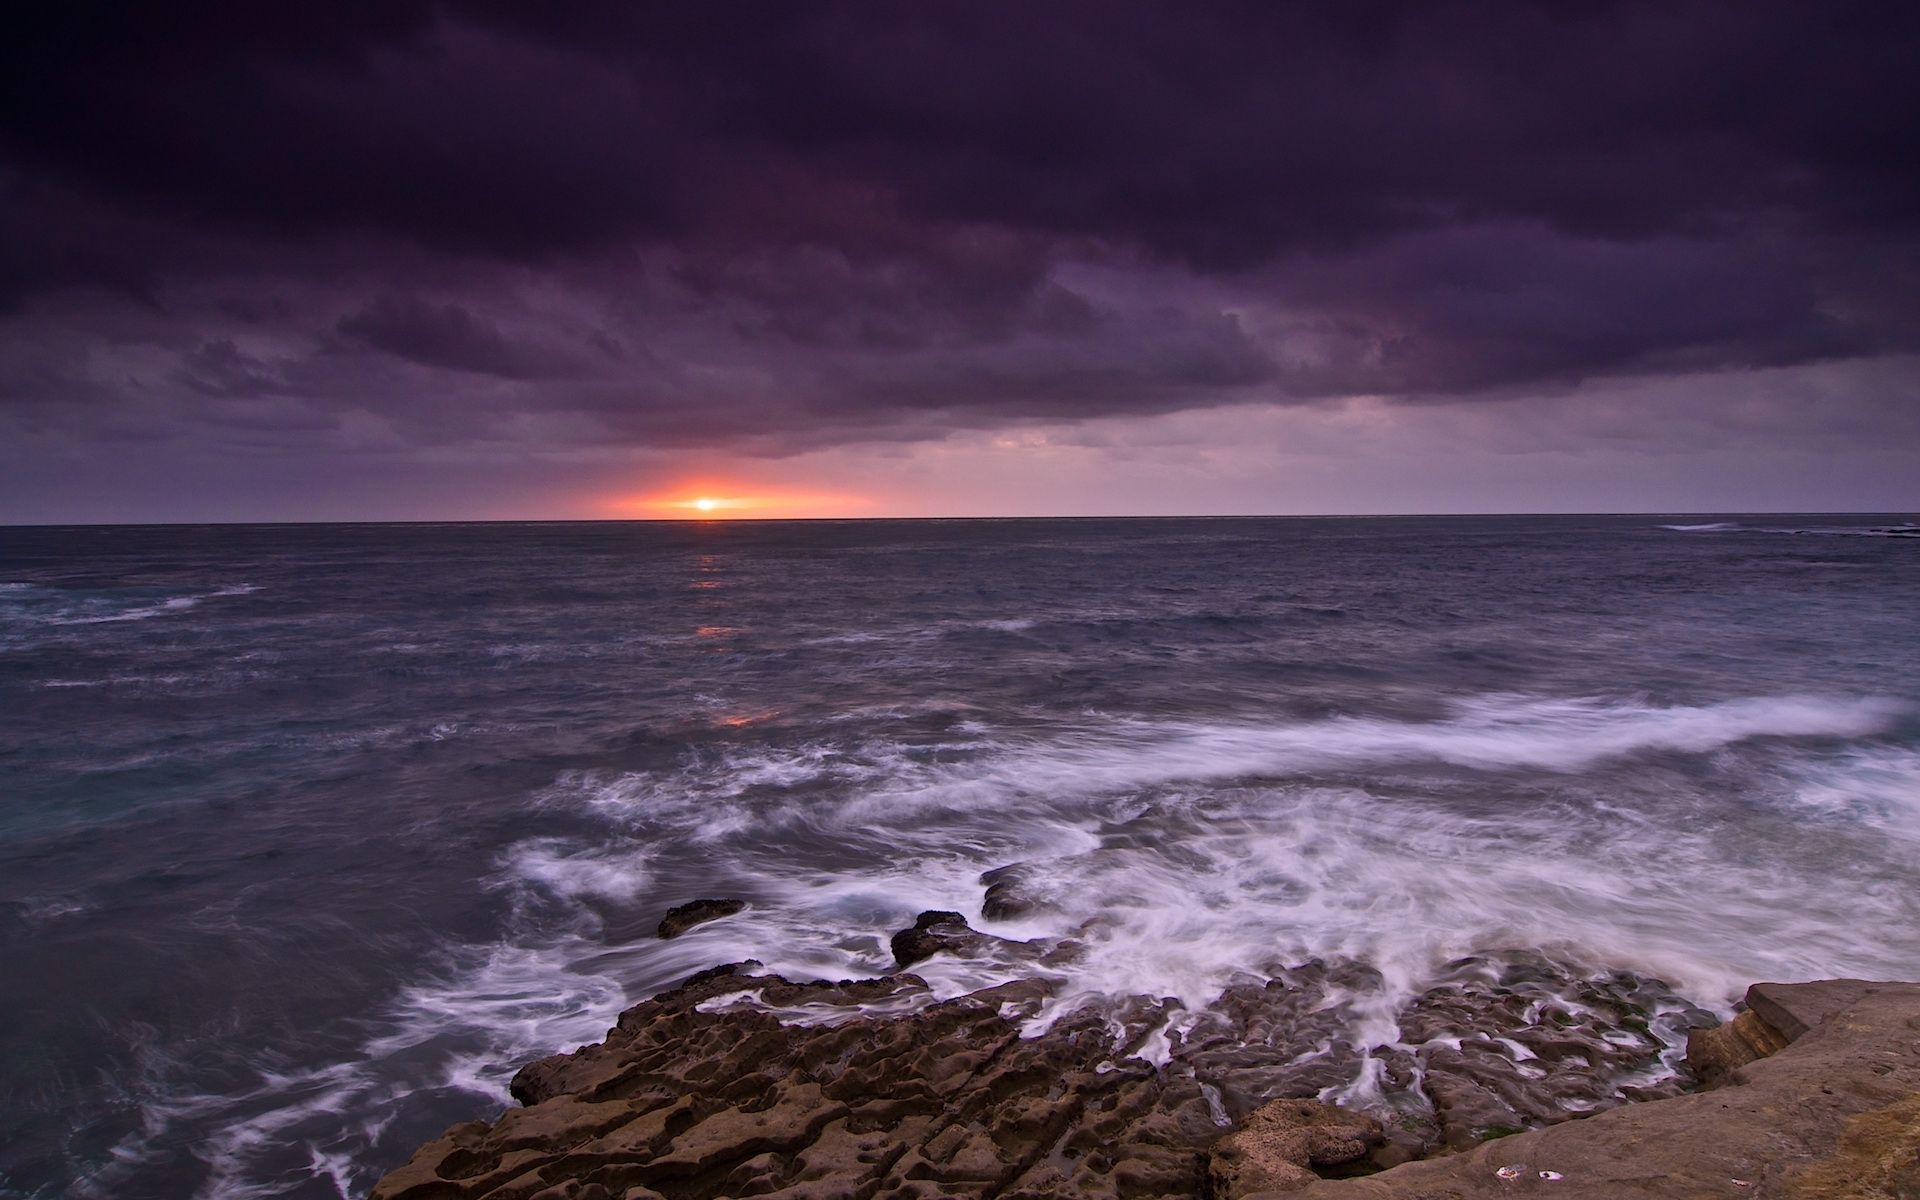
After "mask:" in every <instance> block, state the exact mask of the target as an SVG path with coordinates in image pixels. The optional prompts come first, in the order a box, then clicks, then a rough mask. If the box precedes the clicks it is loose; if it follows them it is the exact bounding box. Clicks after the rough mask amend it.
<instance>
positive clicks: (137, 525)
mask: <svg viewBox="0 0 1920 1200" xmlns="http://www.w3.org/2000/svg"><path fill="white" fill-rule="evenodd" d="M1914 511H1920V510H1903V509H1879V510H1876V509H1720V510H1710V509H1633V510H1608V511H1603V510H1598V509H1570V510H1562V511H1558V512H1496V511H1491V510H1474V511H1456V512H1396V513H1075V514H1067V513H1028V514H1022V515H1019V516H984V515H979V514H971V515H968V514H960V515H938V516H869V517H716V516H697V517H453V518H433V517H401V518H359V519H346V520H326V519H313V520H305V519H302V520H283V521H244V520H242V521H192V520H181V521H26V522H18V523H6V524H0V529H168V528H234V527H246V526H267V527H292V528H299V527H306V526H328V525H772V524H781V525H796V524H815V525H820V524H847V523H855V522H878V521H895V522H905V521H1276V520H1284V521H1353V520H1413V519H1420V518H1443V517H1841V516H1850V517H1890V516H1906V515H1911V514H1912V512H1914Z"/></svg>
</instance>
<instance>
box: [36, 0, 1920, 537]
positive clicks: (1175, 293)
mask: <svg viewBox="0 0 1920 1200" xmlns="http://www.w3.org/2000/svg"><path fill="white" fill-rule="evenodd" d="M7 32H8V35H7V37H6V38H4V39H0V523H66V522H74V523H80V522H121V521H246V520H267V521H280V520H396V519H397V520H404V519H431V520H444V519H550V518H619V517H663V516H668V517H692V516H698V517H708V518H718V517H727V516H750V517H765V516H915V515H1028V514H1033V515H1044V514H1063V515H1080V514H1133V513H1139V514H1176V513H1370V512H1395V513H1402V512H1566V511H1574V512H1577V511H1653V512H1764V511H1876V512H1899V511H1905V510H1913V509H1916V508H1920V70H1916V69H1915V66H1914V64H1915V61H1916V55H1920V6H1916V5H1913V4H1910V3H1848V2H1845V0H1838V2H1827V3H1815V2H1811V0H1809V2H1806V3H1792V4H1789V3H1756V2H1753V0H1730V2H1727V3H1688V2H1684V0H1679V2H1675V0H1665V2H1661V3H1646V4H1639V3H1633V4H1610V3H1599V2H1596V3H1563V2H1555V3H1542V4H1526V3H1504V4H1491V3H1448V2H1445V0H1423V2H1418V3H1406V4H1395V3H1369V2H1366V0H1359V2H1352V3H1339V4H1304V3H1299V4H1295V3H1282V2H1279V0H1260V2H1253V3H1244V4H1242V3H1230V2H1227V0H1207V2H1203V3H1191V2H1185V3H1163V4H1145V3H1135V2H1132V0H1097V2H1096V0H1087V2H1064V0H1034V2H1032V3H1026V2H1022V3H1014V2H1012V0H968V2H966V3H952V2H946V0H916V2H914V3H898V2H892V0H887V2H882V0H873V2H870V3H853V4H840V3H831V2H825V0H823V2H819V3H788V2H784V0H782V2H777V3H776V2H772V0H767V2H761V3H753V2H745V0H743V2H740V3H728V4H713V3H673V2H663V3H657V4H652V3H649V4H634V3H630V2H627V0H606V2H596V0H583V2H579V3H568V4H564V5H544V4H510V3H498V2H472V3H461V2H453V0H449V2H444V3H423V2H415V0H344V2H342V0H335V2H329V3H311V4H308V3H287V4H259V3H254V2H252V0H232V2H226V3H203V2H199V0H183V2H181V3H175V4H168V5H154V4H133V3H129V4H113V3H90V2H86V0H71V2H69V3H63V4H57V5H56V4H43V5H36V6H32V7H31V8H30V9H29V10H27V11H23V12H22V13H19V14H15V15H14V16H12V17H11V18H10V25H9V29H8V31H7ZM702 500H705V501H707V503H706V505H705V506H704V507H695V505H696V503H697V502H699V501H702Z"/></svg>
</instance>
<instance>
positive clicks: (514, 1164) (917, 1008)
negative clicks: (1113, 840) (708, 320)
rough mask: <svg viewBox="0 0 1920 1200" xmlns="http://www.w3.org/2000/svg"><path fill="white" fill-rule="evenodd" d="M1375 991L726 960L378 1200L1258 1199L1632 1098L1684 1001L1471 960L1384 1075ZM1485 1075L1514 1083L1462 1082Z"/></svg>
mask: <svg viewBox="0 0 1920 1200" xmlns="http://www.w3.org/2000/svg"><path fill="white" fill-rule="evenodd" d="M930 916H931V917H932V919H931V920H929V921H927V922H926V923H927V925H929V926H931V927H937V926H942V925H950V924H951V922H950V921H948V919H947V917H948V914H930ZM959 930H966V926H965V924H964V922H961V923H960V925H959ZM949 932H954V933H956V934H957V931H953V930H949ZM966 932H967V933H971V934H972V936H983V935H979V934H977V933H973V931H966ZM958 935H959V936H965V935H964V934H958ZM1378 984H1379V980H1378V977H1377V976H1375V975H1373V974H1372V973H1371V972H1369V971H1366V970H1364V969H1362V968H1357V967H1353V966H1334V967H1329V966H1325V965H1322V964H1317V963H1309V964H1304V965H1302V966H1299V967H1296V968H1293V969H1292V970H1289V971H1286V972H1284V973H1282V974H1281V975H1280V976H1278V977H1276V978H1274V979H1272V980H1266V981H1261V982H1258V983H1255V982H1251V981H1250V982H1248V983H1245V984H1241V985H1236V986H1235V987H1232V988H1229V989H1228V991H1227V993H1226V994H1225V995H1223V996H1222V997H1221V998H1220V1001H1219V1002H1218V1003H1217V1004H1215V1005H1214V1006H1212V1008H1211V1009H1210V1010H1209V1011H1208V1012H1207V1013H1205V1014H1201V1015H1195V1014H1191V1013H1187V1012H1185V1011H1184V1010H1182V1009H1180V1008H1179V1007H1178V1006H1177V1005H1176V1004H1175V1003H1174V1002H1173V1001H1170V1000H1155V999H1153V998H1150V997H1136V998H1134V999H1132V1000H1130V1001H1127V1002H1124V1003H1121V1004H1118V1005H1114V1006H1110V1007H1106V1008H1103V1009H1101V1010H1098V1011H1095V1010H1092V1009H1084V1010H1080V1011H1078V1012H1071V1013H1068V1014H1067V1015H1065V1016H1063V1017H1059V1018H1058V1019H1056V1020H1054V1021H1053V1023H1052V1024H1051V1025H1050V1026H1049V1027H1047V1028H1046V1029H1045V1030H1044V1031H1037V1030H1035V1029H1032V1028H1028V1022H1029V1021H1031V1020H1032V1019H1033V1018H1035V1017H1036V1016H1037V1015H1038V1014H1040V1013H1041V1011H1042V1008H1043V1005H1044V1003H1045V1002H1046V1001H1047V1000H1048V998H1049V997H1048V993H1047V985H1046V984H1045V983H1044V982H1042V981H1040V980H1029V981H1023V982H1019V983H1012V984H1007V985H1003V986H1001V987H998V988H991V989H987V990H984V991H981V992H976V993H974V994H972V995H969V996H964V997H961V998H959V999H953V1000H946V1001H937V1000H936V999H935V998H934V997H933V995H932V994H931V993H930V992H929V990H928V988H927V985H926V984H925V983H924V982H923V981H922V980H921V979H919V978H918V977H916V976H914V975H910V974H900V975H893V976H888V977H885V978H881V979H869V980H858V981H848V982H840V983H794V982H790V981H788V980H785V979H781V978H778V977H776V976H768V975H755V974H752V973H750V972H749V970H748V969H745V968H744V967H742V968H721V969H718V970H716V971H711V972H705V973H703V974H702V975H700V976H696V977H695V978H694V979H692V980H690V981H688V982H687V983H686V984H684V985H683V986H681V987H680V988H677V989H675V990H673V991H671V992H668V993H665V994H663V995H661V996H658V997H655V998H654V999H652V1000H648V1001H646V1002H644V1003H641V1004H639V1005H636V1006H634V1007H633V1008H631V1009H629V1010H628V1011H627V1012H626V1013H624V1014H622V1016H621V1017H620V1021H619V1024H618V1025H617V1026H616V1027H615V1028H614V1029H613V1030H612V1031H610V1033H609V1034H608V1036H607V1039H606V1040H605V1041H604V1042H602V1043H599V1044H597V1045H593V1046H587V1047H584V1048H582V1049H581V1050H579V1051H576V1052H575V1053H573V1054H568V1055H558V1056H555V1057H553V1058H549V1059H545V1060H542V1061H540V1062H538V1063H534V1064H532V1065H530V1066H528V1067H526V1068H525V1069H523V1070H522V1071H521V1072H520V1074H519V1075H518V1076H516V1077H515V1079H514V1083H513V1093H514V1095H515V1097H516V1098H517V1099H519V1100H520V1101H521V1102H522V1103H523V1104H525V1105H526V1106H527V1107H524V1108H521V1109H518V1110H515V1111H512V1112H509V1113H507V1114H506V1115H505V1116H503V1117H502V1118H500V1120H498V1121H497V1122H495V1123H493V1124H492V1125H487V1124H485V1123H472V1124H467V1125H461V1126H456V1127H454V1128H453V1129H451V1130H449V1131H448V1132H447V1134H446V1135H445V1136H444V1137H442V1138H441V1139H440V1140H438V1141H436V1142H434V1143H432V1144H430V1145H428V1146H426V1147H424V1148H423V1149H422V1150H421V1151H420V1152H419V1153H418V1154H416V1155H415V1157H414V1159H413V1160H412V1161H411V1162H409V1163H408V1164H407V1165H405V1166H404V1167H402V1168H400V1169H399V1170H397V1171H395V1172H394V1173H393V1174H391V1175H389V1176H388V1177H387V1178H386V1179H385V1180H384V1181H382V1183H381V1184H380V1185H379V1186H378V1187H377V1188H376V1189H375V1191H374V1196H375V1197H377V1198H378V1200H429V1198H432V1200H464V1198H467V1197H475V1198H477V1197H490V1198H505V1197H514V1198H527V1200H531V1198H533V1197H536V1196H537V1197H540V1198H541V1200H560V1198H562V1197H573V1198H577V1200H600V1198H603V1197H621V1198H623V1200H647V1198H649V1197H653V1196H670V1197H675V1198H686V1200H706V1198H709V1197H721V1196H727V1197H748V1196H775V1197H782V1198H785V1200H803V1198H811V1197H820V1198H825V1197H883V1198H887V1200H901V1198H908V1197H936V1196H940V1197H945V1196H962V1197H964V1196H982V1197H985V1196H1004V1197H1021V1198H1024V1200H1044V1198H1048V1197H1060V1198H1065V1197H1129V1198H1131V1197H1140V1198H1147V1197H1182V1198H1188V1197H1195V1196H1198V1195H1201V1194H1202V1193H1203V1191H1205V1190H1206V1189H1208V1188H1209V1187H1212V1188H1213V1189H1214V1191H1215V1194H1217V1195H1220V1196H1237V1195H1240V1194H1242V1193H1244V1192H1246V1191H1247V1190H1248V1189H1249V1188H1257V1189H1264V1188H1267V1187H1270V1186H1273V1185H1276V1184H1277V1183H1279V1182H1281V1181H1283V1180H1287V1181H1291V1182H1293V1183H1300V1182H1303V1181H1308V1180H1309V1179H1310V1175H1309V1174H1303V1172H1310V1170H1311V1169H1312V1168H1313V1167H1315V1166H1322V1167H1324V1166H1325V1165H1327V1164H1329V1163H1332V1162H1335V1161H1344V1160H1346V1159H1349V1158H1354V1157H1358V1156H1360V1155H1361V1154H1363V1153H1367V1152H1369V1151H1371V1152H1373V1153H1374V1154H1375V1155H1376V1157H1379V1160H1380V1161H1383V1162H1390V1161H1398V1160H1400V1159H1404V1158H1406V1157H1407V1156H1408V1155H1410V1154H1417V1153H1424V1152H1431V1151H1435V1150H1439V1149H1442V1148H1444V1147H1446V1146H1448V1145H1454V1144H1465V1143H1466V1142H1467V1141H1470V1140H1471V1139H1472V1138H1473V1137H1476V1136H1479V1134H1478V1133H1477V1132H1476V1131H1479V1130H1482V1129H1483V1126H1484V1123H1485V1122H1486V1121H1487V1120H1489V1119H1490V1118H1489V1117H1488V1116H1487V1114H1488V1113H1492V1114H1494V1116H1495V1117H1497V1118H1498V1119H1499V1120H1500V1121H1511V1122H1515V1123H1516V1125H1517V1126H1531V1125H1538V1124H1541V1123H1544V1122H1549V1121H1558V1120H1564V1119H1565V1118H1566V1117H1567V1115H1568V1113H1567V1111H1566V1105H1567V1104H1569V1103H1575V1104H1579V1103H1586V1102H1591V1103H1594V1104H1601V1103H1612V1102H1618V1101H1619V1100H1622V1099H1624V1098H1626V1097H1627V1095H1628V1091H1629V1089H1631V1088H1633V1087H1635V1086H1637V1085H1636V1083H1635V1081H1636V1080H1641V1079H1646V1080H1648V1081H1651V1080H1652V1079H1653V1077H1654V1076H1655V1075H1656V1074H1657V1073H1658V1069H1659V1056H1660V1053H1661V1052H1662V1050H1663V1049H1664V1045H1663V1043H1662V1042H1661V1041H1660V1040H1659V1039H1658V1038H1656V1037H1654V1036H1653V1035H1652V1034H1651V1033H1650V1032H1649V1028H1650V1027H1649V1024H1648V1023H1649V1022H1650V1021H1654V1020H1659V1019H1663V1018H1661V1017H1660V1016H1659V1013H1661V1012H1662V1011H1665V1010H1668V1009H1671V1010H1672V1011H1675V1012H1684V1011H1685V1006H1684V1005H1683V1004H1681V1003H1680V1002H1679V1000H1678V998H1677V997H1673V996H1672V994H1671V993H1669V992H1667V991H1665V989H1662V988H1659V987H1658V986H1657V985H1651V984H1645V983H1641V982H1638V981H1631V980H1625V979H1624V977H1621V978H1617V979H1611V980H1609V979H1601V980H1584V981H1583V980H1579V979H1575V978H1571V977H1569V976H1567V975H1565V974H1564V973H1558V972H1556V970H1555V969H1554V968H1553V967H1552V966H1551V964H1548V963H1546V962H1545V961H1544V960H1538V961H1525V960H1523V961H1520V962H1518V963H1515V962H1508V963H1506V965H1504V966H1502V965H1496V964H1495V963H1493V962H1492V961H1490V960H1480V959H1469V960H1463V961H1462V962H1461V963H1458V964H1455V969H1454V971H1453V975H1452V977H1451V978H1450V979H1449V980H1448V981H1446V982H1445V983H1443V984H1442V986H1440V987H1437V988H1435V989H1434V990H1433V991H1431V992H1429V993H1427V994H1426V995H1425V996H1422V997H1420V998H1419V999H1418V1001H1417V1002H1416V1003H1415V1004H1414V1005H1413V1006H1412V1008H1410V1009H1409V1010H1408V1011H1407V1012H1406V1013H1405V1014H1404V1018H1403V1026H1404V1028H1405V1029H1406V1030H1407V1031H1408V1032H1407V1037H1406V1038H1405V1039H1403V1041H1402V1043H1401V1044H1399V1045H1397V1046H1394V1047H1391V1048H1389V1049H1386V1050H1382V1051H1378V1052H1376V1053H1375V1054H1373V1055H1372V1057H1374V1058H1377V1059H1378V1062H1377V1064H1376V1065H1375V1066H1374V1067H1368V1065H1367V1058H1368V1057H1369V1056H1368V1055H1365V1054H1363V1053H1362V1052H1361V1051H1360V1050H1358V1049H1356V1048H1354V1047H1353V1046H1352V1045H1351V1044H1350V1043H1348V1042H1347V1041H1345V1040H1344V1037H1345V1032H1346V1030H1347V1028H1348V1025H1347V1021H1348V1017H1349V1016H1350V1015H1351V1014H1350V1013H1348V1012H1344V1011H1343V1009H1342V1004H1343V1002H1344V1001H1343V998H1345V997H1350V996H1352V995H1353V994H1355V993H1356V992H1364V991H1366V990H1368V989H1377V986H1378ZM1636 1022H1637V1023H1638V1028H1635V1023H1636ZM1023 1032H1026V1033H1030V1034H1033V1036H1027V1037H1023V1036H1021V1035H1022V1033H1023ZM1576 1048H1577V1049H1578V1052H1577V1053H1576ZM1148 1059H1154V1060H1163V1062H1164V1065H1162V1066H1158V1067H1156V1066H1154V1065H1151V1064H1150V1062H1149V1061H1147V1060H1148ZM1363 1068H1364V1069H1368V1070H1374V1069H1377V1070H1379V1071H1381V1072H1383V1073H1384V1075H1385V1076H1386V1077H1388V1078H1389V1080H1390V1082H1394V1083H1395V1086H1399V1087H1402V1088H1404V1093H1403V1095H1402V1099H1403V1102H1404V1107H1403V1108H1402V1109H1400V1110H1396V1111H1393V1112H1391V1113H1389V1114H1388V1116H1389V1118H1390V1120H1389V1122H1388V1128H1387V1129H1386V1130H1385V1131H1384V1134H1382V1133H1381V1132H1379V1131H1378V1127H1377V1126H1376V1125H1375V1124H1374V1123H1373V1121H1372V1119H1371V1118H1370V1117H1366V1116H1361V1115H1356V1114H1347V1113H1341V1112H1340V1111H1339V1110H1337V1109H1330V1108H1327V1107H1326V1106H1324V1105H1319V1104H1317V1103H1313V1102H1312V1097H1314V1096H1315V1095H1316V1094H1317V1093H1319V1092H1320V1091H1321V1090H1322V1089H1324V1088H1328V1087H1332V1086H1336V1085H1340V1084H1344V1083H1348V1082H1350V1081H1352V1080H1354V1079H1355V1078H1357V1077H1358V1076H1359V1075H1360V1074H1361V1073H1362V1070H1363ZM1678 1086H1679V1085H1678V1083H1677V1082H1675V1081H1673V1080H1671V1079H1668V1080H1666V1082H1665V1083H1662V1084H1658V1085H1657V1086H1655V1087H1654V1090H1656V1091H1658V1090H1660V1088H1665V1089H1667V1090H1672V1091H1677V1090H1678ZM1472 1088H1478V1089H1480V1091H1481V1092H1484V1093H1485V1096H1487V1097H1491V1099H1488V1100H1484V1101H1480V1100H1478V1099H1476V1103H1475V1104H1467V1103H1465V1102H1462V1101H1459V1100H1457V1099H1444V1098H1446V1097H1450V1096H1453V1095H1455V1094H1456V1093H1457V1094H1468V1093H1469V1089H1472ZM1429 1094H1431V1096H1432V1097H1433V1102H1429V1101H1428V1100H1427V1096H1428V1095H1429ZM1474 1095H1475V1096H1476V1097H1477V1096H1478V1093H1474ZM1277 1099H1284V1100H1294V1101H1303V1102H1305V1103H1303V1104H1295V1105H1292V1106H1286V1105H1282V1106H1280V1107H1272V1106H1271V1102H1272V1101H1275V1100H1277ZM1262 1114H1264V1115H1262ZM1223 1135H1230V1136H1228V1138H1227V1141H1226V1142H1224V1143H1222V1141H1221V1139H1222V1137H1223ZM1386 1138H1391V1139H1393V1140H1392V1142H1391V1143H1388V1142H1386V1141H1385V1139H1386ZM1216 1144H1218V1146H1219V1149H1220V1150H1221V1152H1222V1153H1221V1156H1220V1157H1217V1158H1214V1159H1212V1160H1210V1158H1209V1151H1210V1150H1212V1149H1214V1148H1216ZM1382 1155H1384V1157H1380V1156H1382ZM1210 1161H1211V1162H1213V1163H1216V1164H1219V1165H1218V1167H1217V1169H1214V1170H1210V1167H1209V1163H1210ZM1256 1166H1257V1167H1258V1171H1255V1170H1254V1167H1256ZM1282 1167H1286V1168H1288V1170H1286V1171H1283V1170H1281V1168H1282Z"/></svg>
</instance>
